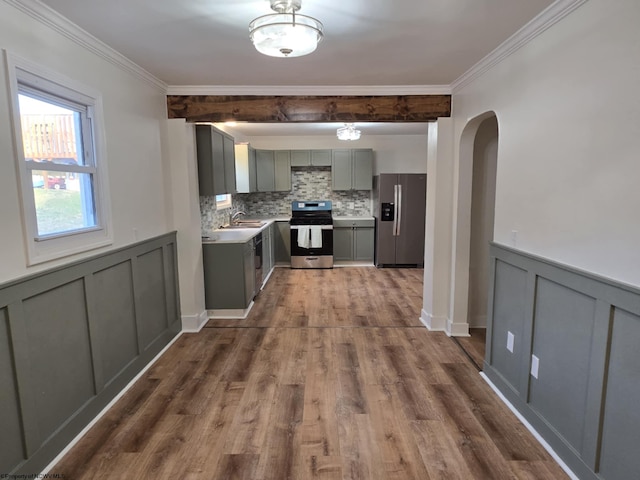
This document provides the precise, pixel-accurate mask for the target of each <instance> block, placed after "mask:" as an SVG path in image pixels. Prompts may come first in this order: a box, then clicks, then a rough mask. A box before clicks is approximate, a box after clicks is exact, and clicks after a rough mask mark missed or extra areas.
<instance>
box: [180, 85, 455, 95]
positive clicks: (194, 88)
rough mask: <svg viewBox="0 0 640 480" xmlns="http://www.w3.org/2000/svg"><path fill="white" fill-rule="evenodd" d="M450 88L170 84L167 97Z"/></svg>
mask: <svg viewBox="0 0 640 480" xmlns="http://www.w3.org/2000/svg"><path fill="white" fill-rule="evenodd" d="M450 94H451V87H450V86H449V85H361V86H352V85H330V86H323V85H317V86H315V85H290V86H285V85H169V86H168V88H167V95H215V96H218V95H245V96H246V95H261V96H263V95H278V96H280V95H286V96H306V95H313V96H340V95H347V96H375V95H450Z"/></svg>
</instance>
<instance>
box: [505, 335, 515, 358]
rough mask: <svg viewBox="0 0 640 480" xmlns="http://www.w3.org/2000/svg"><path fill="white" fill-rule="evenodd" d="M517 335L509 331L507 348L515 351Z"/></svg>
mask: <svg viewBox="0 0 640 480" xmlns="http://www.w3.org/2000/svg"><path fill="white" fill-rule="evenodd" d="M515 339H516V337H515V336H514V335H513V333H511V332H507V350H509V351H510V352H511V353H513V342H514V340H515Z"/></svg>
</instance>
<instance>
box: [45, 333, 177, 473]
mask: <svg viewBox="0 0 640 480" xmlns="http://www.w3.org/2000/svg"><path fill="white" fill-rule="evenodd" d="M182 333H183V332H179V333H178V335H176V336H175V337H174V338H173V339H172V340H171V341H170V342H169V343H168V344H167V345H165V347H164V348H163V349H162V350H160V352H158V354H157V355H156V356H155V357H153V359H152V360H151V361H150V362H149V363H148V364H147V365H146V366H145V367H144V368H143V369H142V370H140V372H139V373H138V374H137V375H136V376H135V377H133V378H132V379H131V381H130V382H129V383H127V385H126V386H125V387H124V388H123V389H122V390H121V391H120V393H118V394H117V395H116V396H115V397H113V399H112V400H111V401H110V402H109V403H108V404H107V405H106V406H105V407H104V408H103V409H102V410H101V411H100V413H98V415H96V416H95V418H94V419H93V420H91V422H89V424H88V425H87V426H86V427H84V428H83V429H82V431H81V432H80V433H78V435H76V436H75V437H74V439H73V440H71V442H69V444H68V445H67V446H66V447H65V448H64V449H63V450H62V451H61V452H60V453H59V454H58V456H57V457H56V458H54V459H53V460H51V463H49V465H47V466H46V467H45V468H44V470H42V472H41V474H40V475H39V476H37V478H46V474H47V473H48V472H49V471H51V469H52V468H53V467H55V466H56V464H57V463H58V462H59V461H60V460H62V457H64V456H65V455H66V454H67V453H69V450H71V449H72V448H73V447H74V446H75V445H76V444H77V443H78V442H79V441H80V440H81V439H82V437H84V435H85V434H86V433H87V432H88V431H89V430H90V429H91V427H93V426H94V425H95V424H96V423H98V421H99V420H100V419H101V418H102V417H104V416H105V415H106V413H107V412H108V411H109V410H110V409H111V407H113V405H115V403H116V402H117V401H118V400H120V399H121V398H122V397H123V396H124V394H125V393H127V391H129V389H130V388H131V387H133V385H134V384H135V383H136V382H137V381H138V380H139V379H140V378H141V377H142V376H143V375H144V374H145V373H146V372H147V370H149V369H150V368H151V367H152V366H153V364H154V363H156V362H157V361H158V359H159V358H160V357H162V355H164V352H166V351H167V350H168V349H169V347H171V345H173V344H174V343H176V341H177V340H178V339H179V338H180V337H181V336H182Z"/></svg>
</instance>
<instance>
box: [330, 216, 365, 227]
mask: <svg viewBox="0 0 640 480" xmlns="http://www.w3.org/2000/svg"><path fill="white" fill-rule="evenodd" d="M375 225H376V220H375V219H374V218H358V217H353V218H340V219H336V218H334V219H333V227H334V228H346V227H375Z"/></svg>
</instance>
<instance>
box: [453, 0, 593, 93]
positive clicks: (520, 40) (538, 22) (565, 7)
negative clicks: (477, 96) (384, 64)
mask: <svg viewBox="0 0 640 480" xmlns="http://www.w3.org/2000/svg"><path fill="white" fill-rule="evenodd" d="M586 2H587V0H557V1H556V2H554V3H552V4H551V5H549V6H548V7H547V8H546V9H545V10H543V11H542V12H541V13H540V14H539V15H538V16H537V17H535V18H534V19H533V20H531V21H530V22H529V23H527V24H526V25H525V26H524V27H522V28H521V29H520V30H518V31H517V32H516V33H514V34H513V35H512V36H511V37H509V38H508V39H507V40H505V41H504V42H503V43H502V44H500V46H498V47H497V48H496V49H495V50H493V51H492V52H491V53H490V54H489V55H487V56H486V57H484V58H483V59H482V60H480V61H479V62H478V63H476V64H475V65H474V66H473V67H471V68H470V69H469V70H467V71H466V72H465V73H463V74H462V75H461V76H460V77H458V78H457V79H456V80H454V81H453V83H452V84H451V92H452V93H453V94H455V93H457V92H458V91H459V90H461V89H462V88H463V87H465V86H467V85H468V84H470V83H471V82H473V81H474V80H475V79H476V78H478V77H480V76H482V75H484V74H485V73H486V72H487V71H489V70H490V69H492V68H493V67H494V66H495V65H497V64H499V63H500V62H502V61H503V60H504V59H505V58H507V57H509V56H510V55H511V54H512V53H514V52H516V51H518V50H519V49H520V48H521V47H523V46H525V45H526V44H527V43H529V42H530V41H532V40H533V39H534V38H536V37H537V36H538V35H540V34H541V33H542V32H544V31H545V30H547V29H548V28H549V27H551V26H553V25H555V24H556V23H558V22H559V21H560V20H562V19H563V18H564V17H566V16H567V15H569V14H570V13H571V12H573V11H574V10H575V9H577V8H578V7H580V6H581V5H582V4H583V3H586Z"/></svg>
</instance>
